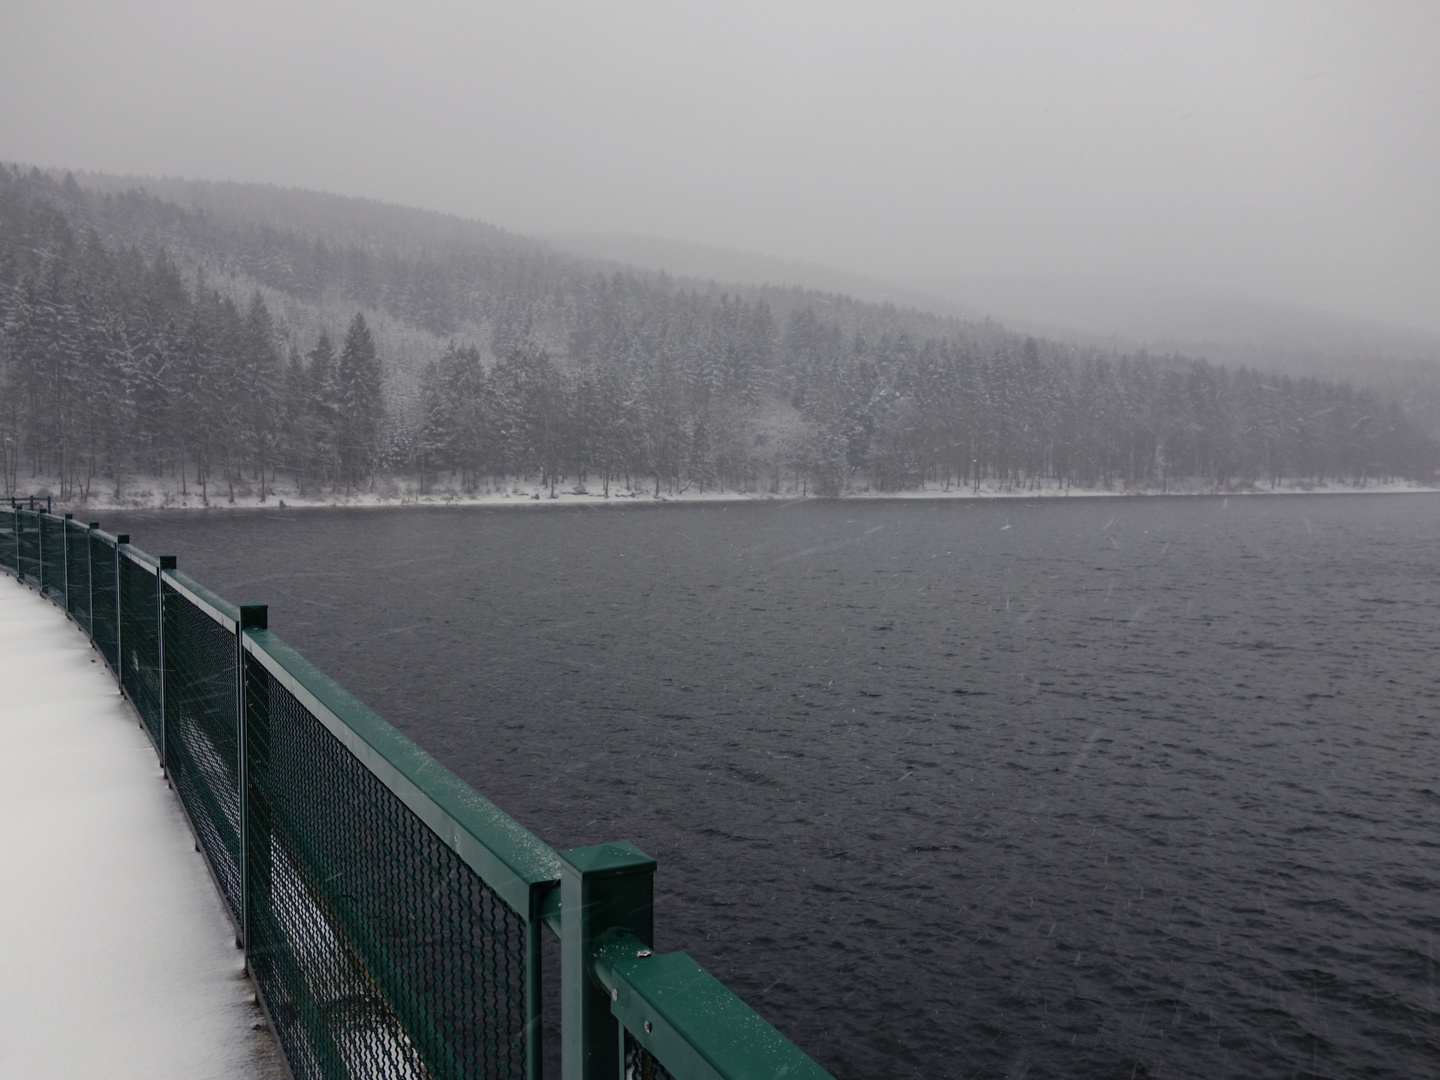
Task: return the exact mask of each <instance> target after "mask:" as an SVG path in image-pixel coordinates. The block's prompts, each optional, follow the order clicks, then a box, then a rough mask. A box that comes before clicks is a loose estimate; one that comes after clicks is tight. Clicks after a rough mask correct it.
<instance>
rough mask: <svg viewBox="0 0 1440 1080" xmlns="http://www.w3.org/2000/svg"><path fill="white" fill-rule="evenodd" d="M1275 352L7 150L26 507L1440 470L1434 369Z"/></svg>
mask: <svg viewBox="0 0 1440 1080" xmlns="http://www.w3.org/2000/svg"><path fill="white" fill-rule="evenodd" d="M856 291H863V290H862V289H857V290H856ZM900 298H901V301H902V303H904V302H905V301H908V300H910V299H912V295H911V294H900ZM914 298H916V302H917V303H919V302H923V299H921V298H919V294H914ZM1255 359H1256V366H1249V365H1242V366H1233V365H1229V364H1225V365H1222V364H1217V363H1212V362H1210V361H1207V360H1203V359H1195V358H1192V357H1189V356H1186V355H1182V354H1180V353H1178V352H1170V353H1167V354H1165V355H1152V354H1151V353H1149V352H1147V351H1145V350H1144V349H1140V348H1127V347H1125V346H1124V344H1123V343H1117V342H1114V341H1111V342H1109V343H1106V342H1104V341H1099V340H1096V339H1095V338H1094V336H1093V335H1091V336H1089V337H1087V336H1086V335H1083V334H1076V335H1072V336H1071V337H1069V338H1065V337H1059V336H1045V335H1043V334H1040V333H1021V332H1016V331H1012V330H1010V329H1007V327H1006V325H1004V324H1002V323H1000V322H996V321H992V320H990V319H986V318H979V319H976V318H966V317H961V316H958V315H954V314H949V315H947V314H944V313H934V312H933V311H927V310H923V309H922V308H921V307H919V306H901V305H900V304H897V303H896V302H894V301H883V300H881V301H877V300H867V299H857V298H855V297H852V296H846V295H842V294H841V293H838V292H825V291H819V290H816V289H814V288H807V287H805V286H804V285H803V284H798V285H782V284H763V283H757V282H755V281H748V282H747V281H742V282H741V283H739V284H734V283H731V284H722V283H717V282H716V281H713V280H703V279H701V278H698V277H694V278H692V277H677V276H672V275H671V274H668V273H666V272H664V271H662V270H657V269H653V268H644V267H638V266H631V265H622V264H620V263H618V262H616V261H615V260H614V259H612V258H607V257H605V252H604V251H603V250H597V249H592V250H591V251H589V252H588V253H587V254H585V255H580V254H573V253H567V252H565V251H562V250H560V247H559V246H558V242H557V245H556V246H552V245H551V244H547V243H544V242H542V241H539V240H532V239H527V238H525V237H521V236H517V235H514V234H511V233H507V232H505V231H503V230H500V229H497V228H493V227H490V226H487V225H483V224H481V223H478V222H473V221H466V220H462V219H459V218H455V217H450V216H447V215H443V214H438V213H433V212H428V211H419V210H410V209H406V208H403V207H398V206H393V205H387V204H380V203H375V202H371V201H367V200H361V199H353V198H343V197H339V196H331V195H324V194H317V193H311V192H304V191H295V190H287V189H279V188H273V187H266V186H261V185H241V184H229V183H223V184H222V183H204V182H187V181H152V180H144V181H137V180H135V179H133V178H123V177H106V176H100V175H94V174H81V176H80V177H79V178H78V179H77V177H76V176H74V175H71V174H68V173H67V174H64V175H63V176H59V175H56V174H54V173H47V172H43V171H40V170H38V169H30V168H22V167H19V166H12V167H10V168H5V169H0V467H3V476H4V482H3V491H4V494H6V495H13V494H16V493H24V492H27V491H42V492H44V493H48V494H52V495H54V496H56V497H58V498H59V499H61V500H62V501H65V502H69V503H85V502H90V501H99V500H102V499H108V500H110V501H114V502H123V501H124V500H125V499H126V498H127V497H129V496H131V495H133V494H134V493H135V492H137V491H141V490H145V491H150V490H152V489H156V488H158V489H160V490H162V491H163V492H165V493H166V495H165V498H166V499H167V500H168V499H171V498H173V497H174V496H176V495H178V496H180V497H182V498H188V497H190V496H194V495H198V496H199V497H200V499H201V500H202V501H204V502H206V503H209V502H211V501H213V500H216V499H219V500H221V501H225V502H233V501H235V499H236V497H237V495H238V496H239V497H241V498H251V497H257V498H258V499H259V501H266V499H267V498H268V497H269V496H270V495H271V494H272V493H273V492H275V491H276V490H277V489H283V490H288V491H292V492H298V494H299V495H300V496H302V497H306V498H324V497H326V496H334V495H354V494H356V493H363V492H371V493H380V494H382V495H384V496H387V497H405V496H407V495H413V496H424V495H435V494H437V493H438V494H446V493H449V494H454V495H457V496H465V495H473V494H475V493H477V492H482V491H497V490H509V489H512V488H515V489H517V490H518V486H519V485H528V486H529V487H530V488H532V489H534V488H536V487H538V489H540V490H544V491H547V492H548V493H549V494H551V495H555V494H556V493H557V492H559V491H561V490H569V491H574V492H588V493H590V494H594V495H603V496H612V495H617V496H618V495H622V494H623V495H642V494H643V495H647V496H674V495H678V494H682V493H686V492H702V493H703V492H734V493H745V494H772V495H783V496H791V495H821V496H839V495H845V494H849V493H858V492H886V493H899V492H905V491H915V490H919V489H926V490H937V491H959V492H975V493H978V492H980V491H982V490H996V489H999V490H1007V491H1045V490H1051V491H1053V490H1069V489H1071V488H1074V489H1086V490H1109V491H1117V492H1119V491H1124V492H1131V491H1137V492H1151V491H1154V492H1165V491H1176V490H1204V491H1215V490H1221V491H1244V490H1270V489H1275V488H1287V487H1296V486H1316V485H1345V486H1349V487H1357V488H1358V487H1365V486H1369V485H1373V484H1375V483H1383V482H1394V481H1408V482H1411V483H1418V484H1426V483H1431V482H1433V481H1434V479H1435V475H1436V470H1437V467H1440V448H1437V443H1436V440H1435V437H1434V435H1435V433H1434V431H1433V430H1432V427H1433V425H1432V424H1431V423H1430V422H1429V421H1430V420H1431V419H1432V418H1433V417H1434V416H1440V409H1437V408H1435V407H1434V402H1435V401H1440V389H1436V388H1434V387H1428V384H1427V383H1426V376H1425V374H1424V371H1421V375H1420V376H1417V379H1416V380H1414V381H1413V385H1412V386H1411V388H1410V390H1411V391H1412V392H1409V393H1408V394H1407V395H1405V396H1407V400H1406V402H1405V404H1404V405H1402V403H1401V401H1399V400H1397V398H1398V397H1401V396H1402V395H1401V394H1399V393H1397V392H1396V387H1394V386H1391V387H1389V391H1390V392H1388V393H1387V392H1385V391H1386V389H1387V388H1386V387H1385V386H1383V385H1380V386H1376V387H1359V388H1357V387H1354V386H1352V385H1350V384H1348V383H1346V382H1343V381H1339V380H1337V379H1334V378H1322V377H1316V376H1314V375H1306V374H1293V373H1287V372H1286V370H1285V369H1286V368H1287V366H1288V367H1289V368H1291V369H1293V368H1294V364H1293V363H1290V364H1288V365H1287V364H1286V363H1284V362H1283V361H1284V360H1285V359H1286V357H1284V356H1279V357H1277V363H1276V364H1275V365H1274V367H1275V370H1262V369H1261V367H1260V366H1259V362H1260V360H1263V357H1256V358H1255ZM1289 359H1290V360H1291V361H1293V359H1294V358H1293V357H1290V358H1289ZM1420 370H1421V369H1417V371H1420ZM1428 377H1430V378H1432V379H1433V378H1434V376H1433V373H1432V374H1431V375H1430V376H1428ZM1417 387H1418V389H1416V388H1417ZM1429 394H1433V397H1430V396H1427V395H1429Z"/></svg>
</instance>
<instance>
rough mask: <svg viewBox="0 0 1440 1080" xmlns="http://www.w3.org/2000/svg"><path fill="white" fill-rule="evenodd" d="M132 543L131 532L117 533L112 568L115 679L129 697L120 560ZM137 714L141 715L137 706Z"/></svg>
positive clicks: (141, 719)
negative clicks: (126, 683)
mask: <svg viewBox="0 0 1440 1080" xmlns="http://www.w3.org/2000/svg"><path fill="white" fill-rule="evenodd" d="M129 543H130V534H129V533H116V534H115V565H114V566H113V567H112V568H111V569H112V570H113V571H114V574H115V680H116V681H117V682H118V683H119V684H120V693H121V695H122V696H124V697H126V698H128V697H129V696H130V695H128V694H126V693H125V641H124V635H125V618H124V615H125V594H124V592H123V591H122V590H121V588H120V560H121V559H123V558H124V557H125V555H124V553H123V552H122V551H121V550H120V549H121V548H122V547H124V546H126V545H127V544H129ZM135 715H136V716H140V710H139V708H138V707H137V708H136V710H135ZM140 726H141V727H142V728H143V727H144V726H145V718H144V717H143V716H140Z"/></svg>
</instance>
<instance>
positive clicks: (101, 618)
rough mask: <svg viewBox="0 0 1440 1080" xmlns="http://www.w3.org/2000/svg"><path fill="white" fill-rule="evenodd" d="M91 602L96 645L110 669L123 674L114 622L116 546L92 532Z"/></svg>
mask: <svg viewBox="0 0 1440 1080" xmlns="http://www.w3.org/2000/svg"><path fill="white" fill-rule="evenodd" d="M90 604H91V615H92V617H93V620H94V634H93V635H92V636H93V637H94V639H95V644H96V645H97V646H98V647H99V649H100V655H101V656H103V657H104V658H105V662H106V663H107V664H109V665H110V670H111V671H113V672H115V673H116V674H117V675H118V674H119V673H120V656H119V648H118V645H119V642H118V640H117V639H116V622H115V618H116V616H115V549H114V548H113V547H111V546H110V545H109V544H107V543H106V542H105V541H104V540H102V539H100V537H98V536H96V535H95V534H94V533H91V534H90Z"/></svg>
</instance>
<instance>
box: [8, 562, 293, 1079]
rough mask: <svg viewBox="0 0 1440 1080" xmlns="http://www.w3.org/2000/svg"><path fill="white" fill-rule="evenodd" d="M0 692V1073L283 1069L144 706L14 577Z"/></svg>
mask: <svg viewBox="0 0 1440 1080" xmlns="http://www.w3.org/2000/svg"><path fill="white" fill-rule="evenodd" d="M0 687H3V690H0V694H3V697H0V865H3V870H0V1076H4V1077H17V1078H19V1077H26V1078H43V1077H56V1078H61V1077H63V1078H66V1080H73V1078H79V1077H102V1076H103V1077H107V1078H126V1077H135V1078H136V1080H139V1078H142V1077H143V1078H145V1080H155V1078H168V1077H174V1078H176V1080H180V1078H185V1080H201V1078H230V1077H235V1078H240V1077H267V1078H268V1077H280V1076H283V1075H284V1072H283V1068H282V1067H281V1066H280V1064H279V1059H278V1052H277V1050H276V1048H275V1044H274V1041H273V1040H272V1039H271V1037H270V1034H269V1032H268V1030H266V1029H265V1028H263V1027H261V1026H257V1025H260V1024H261V1022H262V1019H261V1013H260V1010H259V1009H258V1008H257V1007H256V1006H255V1005H254V1004H253V997H252V994H253V992H252V990H251V987H250V984H249V982H248V981H247V980H246V979H245V977H244V974H243V972H242V964H241V955H240V952H239V951H238V950H237V949H236V948H235V935H234V931H233V929H232V928H231V925H230V923H229V921H228V919H227V918H226V916H225V913H224V909H223V908H222V907H221V901H220V898H219V896H218V894H217V893H216V891H215V888H214V885H213V884H212V883H211V880H210V877H209V874H208V872H207V871H206V868H205V865H204V863H203V862H202V861H201V856H200V855H198V854H197V853H196V852H195V849H194V840H193V837H192V835H191V833H190V828H189V825H188V824H187V822H186V821H185V818H184V815H183V814H182V812H181V810H180V806H179V804H178V802H177V801H176V799H175V797H174V795H173V794H172V793H171V791H170V789H169V787H168V786H167V785H166V783H165V781H164V779H163V778H162V776H161V772H160V766H159V763H158V762H157V761H156V758H155V752H154V750H153V749H152V748H151V746H150V743H149V740H148V739H147V738H146V736H145V734H144V733H143V732H142V731H141V730H140V728H139V726H138V723H137V720H136V717H135V714H134V712H133V711H131V709H130V707H129V705H128V704H127V703H126V702H125V700H124V699H123V698H122V697H121V696H120V694H119V691H118V690H117V689H116V686H115V681H114V679H113V678H112V677H111V676H110V673H109V671H108V670H107V669H106V668H105V666H104V664H103V663H102V662H100V659H99V654H98V653H96V652H94V651H93V650H92V649H91V648H90V644H89V641H88V639H87V638H86V637H85V635H84V634H83V633H82V632H81V631H80V630H79V629H78V628H76V627H75V625H74V624H73V623H71V622H70V621H69V620H68V619H66V618H65V616H64V614H63V613H62V612H61V611H60V609H59V608H57V607H56V606H55V605H54V604H52V603H50V602H49V601H48V600H44V599H42V598H41V597H40V596H39V595H38V594H37V593H35V592H34V591H32V590H31V589H29V588H27V587H26V586H23V585H21V584H20V583H18V582H17V581H16V580H15V579H14V578H12V577H9V576H8V575H3V574H0Z"/></svg>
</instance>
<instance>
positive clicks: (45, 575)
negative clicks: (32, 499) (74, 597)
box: [40, 514, 65, 604]
mask: <svg viewBox="0 0 1440 1080" xmlns="http://www.w3.org/2000/svg"><path fill="white" fill-rule="evenodd" d="M40 591H41V592H42V593H44V594H45V595H46V596H48V597H50V599H52V600H54V601H56V602H57V603H61V604H63V603H64V602H65V519H64V518H58V517H54V516H53V515H51V514H41V515H40Z"/></svg>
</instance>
